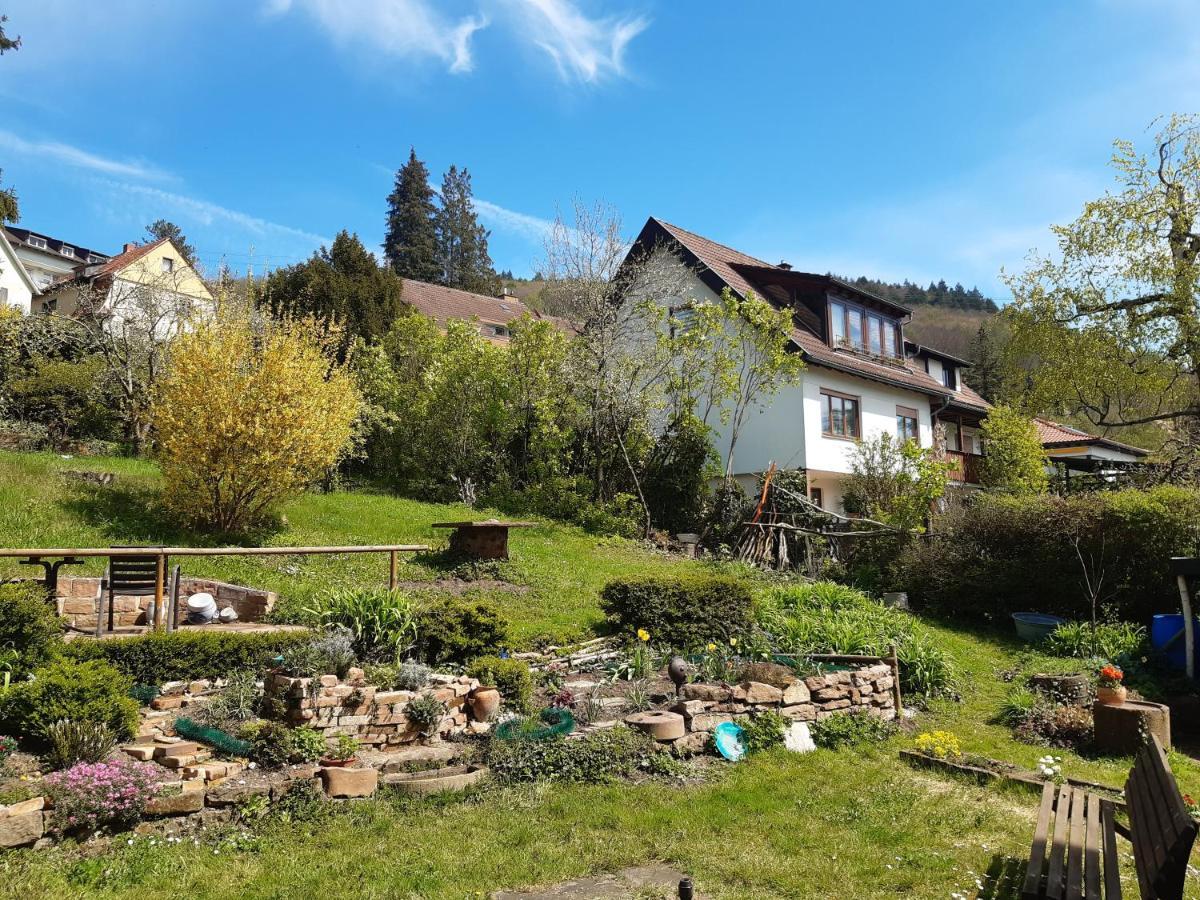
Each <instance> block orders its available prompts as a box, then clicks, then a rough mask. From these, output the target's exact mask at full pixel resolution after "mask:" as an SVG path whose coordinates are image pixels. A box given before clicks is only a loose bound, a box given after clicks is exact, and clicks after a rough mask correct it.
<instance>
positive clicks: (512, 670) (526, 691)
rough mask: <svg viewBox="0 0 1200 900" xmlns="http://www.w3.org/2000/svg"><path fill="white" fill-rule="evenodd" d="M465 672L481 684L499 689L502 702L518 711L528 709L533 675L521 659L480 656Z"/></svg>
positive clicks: (527, 664)
mask: <svg viewBox="0 0 1200 900" xmlns="http://www.w3.org/2000/svg"><path fill="white" fill-rule="evenodd" d="M467 674H468V675H470V676H471V677H472V678H478V679H479V682H480V683H481V684H483V685H486V686H489V687H494V688H497V689H499V691H500V696H501V697H502V698H503V699H504V702H505V703H506V704H507V705H509V706H511V707H512V708H513V709H515V710H517V711H518V712H527V711H528V710H529V701H530V700H531V699H532V698H533V677H532V676H531V675H530V674H529V663H527V662H525V660H523V659H502V658H501V657H499V656H481V657H479V659H477V660H475V661H474V662H473V663H471V665H469V666H468V667H467Z"/></svg>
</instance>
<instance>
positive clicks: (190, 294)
mask: <svg viewBox="0 0 1200 900" xmlns="http://www.w3.org/2000/svg"><path fill="white" fill-rule="evenodd" d="M215 305H216V299H215V298H214V297H213V295H212V292H211V291H210V290H209V289H208V286H207V285H206V284H205V283H204V281H203V279H201V278H200V276H199V275H198V274H197V273H196V270H195V269H193V268H192V266H191V265H190V264H189V263H188V262H187V260H186V259H184V256H183V254H182V253H180V252H179V248H178V247H176V246H175V245H174V244H173V243H171V241H170V239H168V238H163V239H162V240H159V241H153V242H151V243H148V244H126V245H125V247H124V249H123V250H122V251H121V252H120V253H119V254H117V255H116V256H113V257H111V258H108V257H106V258H105V260H104V261H103V262H101V263H98V264H89V265H82V266H77V267H76V268H75V269H74V270H72V271H71V272H70V273H68V274H66V275H63V276H62V277H60V278H59V279H58V280H56V281H54V282H52V283H51V284H50V286H49V287H47V288H46V290H45V291H44V293H43V295H42V297H41V300H40V303H39V306H40V311H42V312H56V313H58V314H59V315H64V316H78V315H93V316H97V317H100V318H102V319H104V320H106V321H107V322H108V323H109V324H110V325H116V324H120V323H122V322H133V321H135V320H136V321H138V323H139V325H141V326H143V327H148V328H149V329H152V330H153V333H154V334H155V335H156V336H157V337H160V338H161V337H168V336H169V335H170V334H171V333H172V332H173V331H174V330H175V329H176V327H177V326H178V325H179V323H180V322H182V321H184V320H186V319H187V318H189V317H190V316H191V315H193V314H194V313H197V312H202V311H206V310H211V309H213V308H214V307H215Z"/></svg>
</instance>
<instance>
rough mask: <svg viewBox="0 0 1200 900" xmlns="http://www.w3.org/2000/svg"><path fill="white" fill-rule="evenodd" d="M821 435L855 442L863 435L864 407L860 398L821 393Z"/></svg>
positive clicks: (827, 392) (823, 391)
mask: <svg viewBox="0 0 1200 900" xmlns="http://www.w3.org/2000/svg"><path fill="white" fill-rule="evenodd" d="M821 433H822V434H823V435H825V436H826V437H835V438H843V439H845V440H850V441H855V440H858V438H859V437H860V436H861V435H862V407H861V403H860V401H859V398H858V397H855V396H853V395H852V394H840V393H838V392H837V391H826V390H822V391H821Z"/></svg>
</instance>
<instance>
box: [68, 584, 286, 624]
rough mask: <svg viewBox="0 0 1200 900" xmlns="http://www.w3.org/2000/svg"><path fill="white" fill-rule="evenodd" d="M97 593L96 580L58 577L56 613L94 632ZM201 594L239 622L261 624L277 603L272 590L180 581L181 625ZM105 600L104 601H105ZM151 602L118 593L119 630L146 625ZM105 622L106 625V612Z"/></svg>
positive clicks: (115, 611)
mask: <svg viewBox="0 0 1200 900" xmlns="http://www.w3.org/2000/svg"><path fill="white" fill-rule="evenodd" d="M99 591H100V579H99V578H91V577H86V576H82V575H59V576H58V596H57V598H56V601H57V606H58V614H59V615H60V616H63V617H64V618H65V619H66V620H67V622H68V624H70V625H71V626H72V627H73V628H78V629H82V630H84V631H93V630H94V629H95V628H96V610H97V608H98V605H99V599H98V598H97V594H98V593H99ZM201 592H204V593H209V594H212V595H213V599H214V600H216V601H217V610H218V611H220V610H222V609H225V608H226V607H233V610H234V612H236V613H237V614H238V619H239V620H240V621H242V622H261V621H263V620H264V619H265V618H266V616H267V613H269V612H270V611H271V609H272V607H274V606H275V600H276V596H275V592H274V591H263V590H259V589H258V588H251V587H243V586H242V585H239V584H226V583H225V582H224V581H213V580H212V579H211V578H180V579H179V618H178V621H179V622H180V623H183V622H184V621H186V620H187V599H188V597H190V596H192V594H199V593H201ZM105 599H106V602H107V598H105ZM153 602H154V597H153V596H149V597H130V596H125V595H122V594H117V595H116V596H115V597H114V598H113V610H114V613H115V615H114V622H115V623H116V624H117V625H118V626H119V627H127V626H130V625H145V624H147V623H146V610H147V609H148V608H149V606H150V605H151V604H152V603H153ZM105 619H106V622H105V624H106V625H107V611H106V616H105Z"/></svg>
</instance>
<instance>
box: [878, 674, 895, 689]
mask: <svg viewBox="0 0 1200 900" xmlns="http://www.w3.org/2000/svg"><path fill="white" fill-rule="evenodd" d="M895 683H896V679H895V678H893V677H892V676H891V675H884V676H882V677H880V678H877V679H875V690H877V691H890V690H891V689H892V685H894V684H895Z"/></svg>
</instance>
